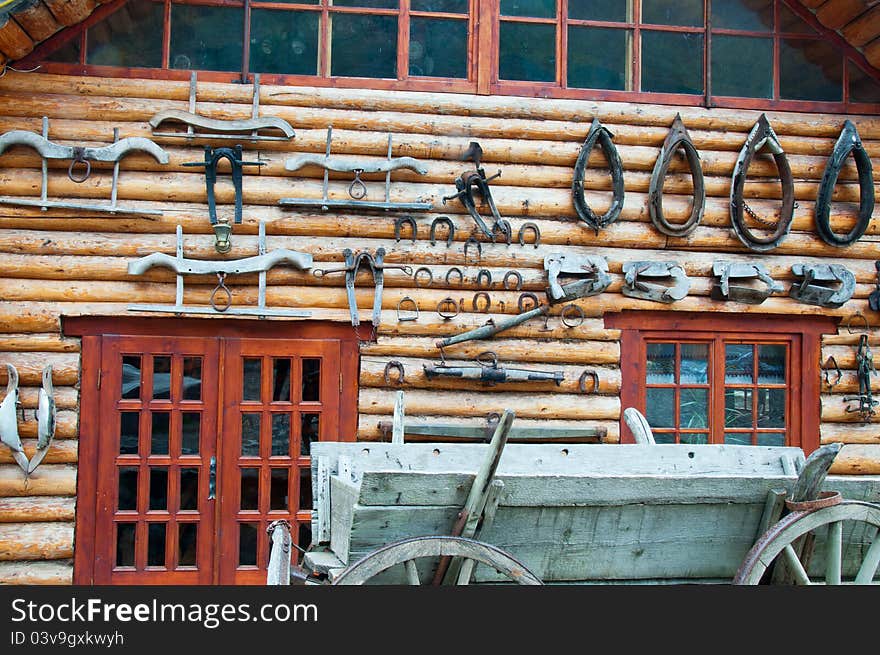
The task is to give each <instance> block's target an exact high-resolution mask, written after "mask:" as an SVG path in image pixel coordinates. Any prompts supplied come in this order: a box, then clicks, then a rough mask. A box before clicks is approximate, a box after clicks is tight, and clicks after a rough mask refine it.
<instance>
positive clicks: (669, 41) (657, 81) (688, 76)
mask: <svg viewBox="0 0 880 655" xmlns="http://www.w3.org/2000/svg"><path fill="white" fill-rule="evenodd" d="M642 90H643V91H649V92H656V93H698V94H699V93H703V35H702V34H688V33H679V32H652V31H649V30H645V31H643V32H642Z"/></svg>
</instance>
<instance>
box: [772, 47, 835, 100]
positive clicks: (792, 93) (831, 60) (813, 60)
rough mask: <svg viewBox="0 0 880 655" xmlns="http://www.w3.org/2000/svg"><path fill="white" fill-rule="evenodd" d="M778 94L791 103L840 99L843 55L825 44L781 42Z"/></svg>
mask: <svg viewBox="0 0 880 655" xmlns="http://www.w3.org/2000/svg"><path fill="white" fill-rule="evenodd" d="M779 95H780V97H781V98H785V99H790V100H825V101H830V102H835V101H841V100H843V55H842V54H841V53H840V51H839V50H837V48H836V47H835V46H834V45H833V44H831V43H828V42H826V41H813V40H804V39H781V40H780V42H779Z"/></svg>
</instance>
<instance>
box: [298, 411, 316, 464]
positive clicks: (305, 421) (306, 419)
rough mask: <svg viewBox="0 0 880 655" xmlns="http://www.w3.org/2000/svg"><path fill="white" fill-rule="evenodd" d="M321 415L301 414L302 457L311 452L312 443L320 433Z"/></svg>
mask: <svg viewBox="0 0 880 655" xmlns="http://www.w3.org/2000/svg"><path fill="white" fill-rule="evenodd" d="M320 422H321V415H320V414H303V415H302V416H301V417H300V450H301V453H302V455H303V456H304V457H308V455H309V453H310V452H311V448H312V443H313V442H315V441H318V436H319V435H320V434H321V423H320Z"/></svg>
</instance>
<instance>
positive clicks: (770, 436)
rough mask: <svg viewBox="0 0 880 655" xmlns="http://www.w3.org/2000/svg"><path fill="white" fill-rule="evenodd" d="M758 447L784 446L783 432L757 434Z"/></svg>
mask: <svg viewBox="0 0 880 655" xmlns="http://www.w3.org/2000/svg"><path fill="white" fill-rule="evenodd" d="M758 445H759V446H784V445H785V433H784V432H759V433H758Z"/></svg>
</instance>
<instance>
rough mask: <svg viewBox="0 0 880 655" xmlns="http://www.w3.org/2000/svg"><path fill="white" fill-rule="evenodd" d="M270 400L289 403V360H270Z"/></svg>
mask: <svg viewBox="0 0 880 655" xmlns="http://www.w3.org/2000/svg"><path fill="white" fill-rule="evenodd" d="M272 400H274V401H285V402H290V359H289V358H284V359H278V358H276V359H273V360H272Z"/></svg>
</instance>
